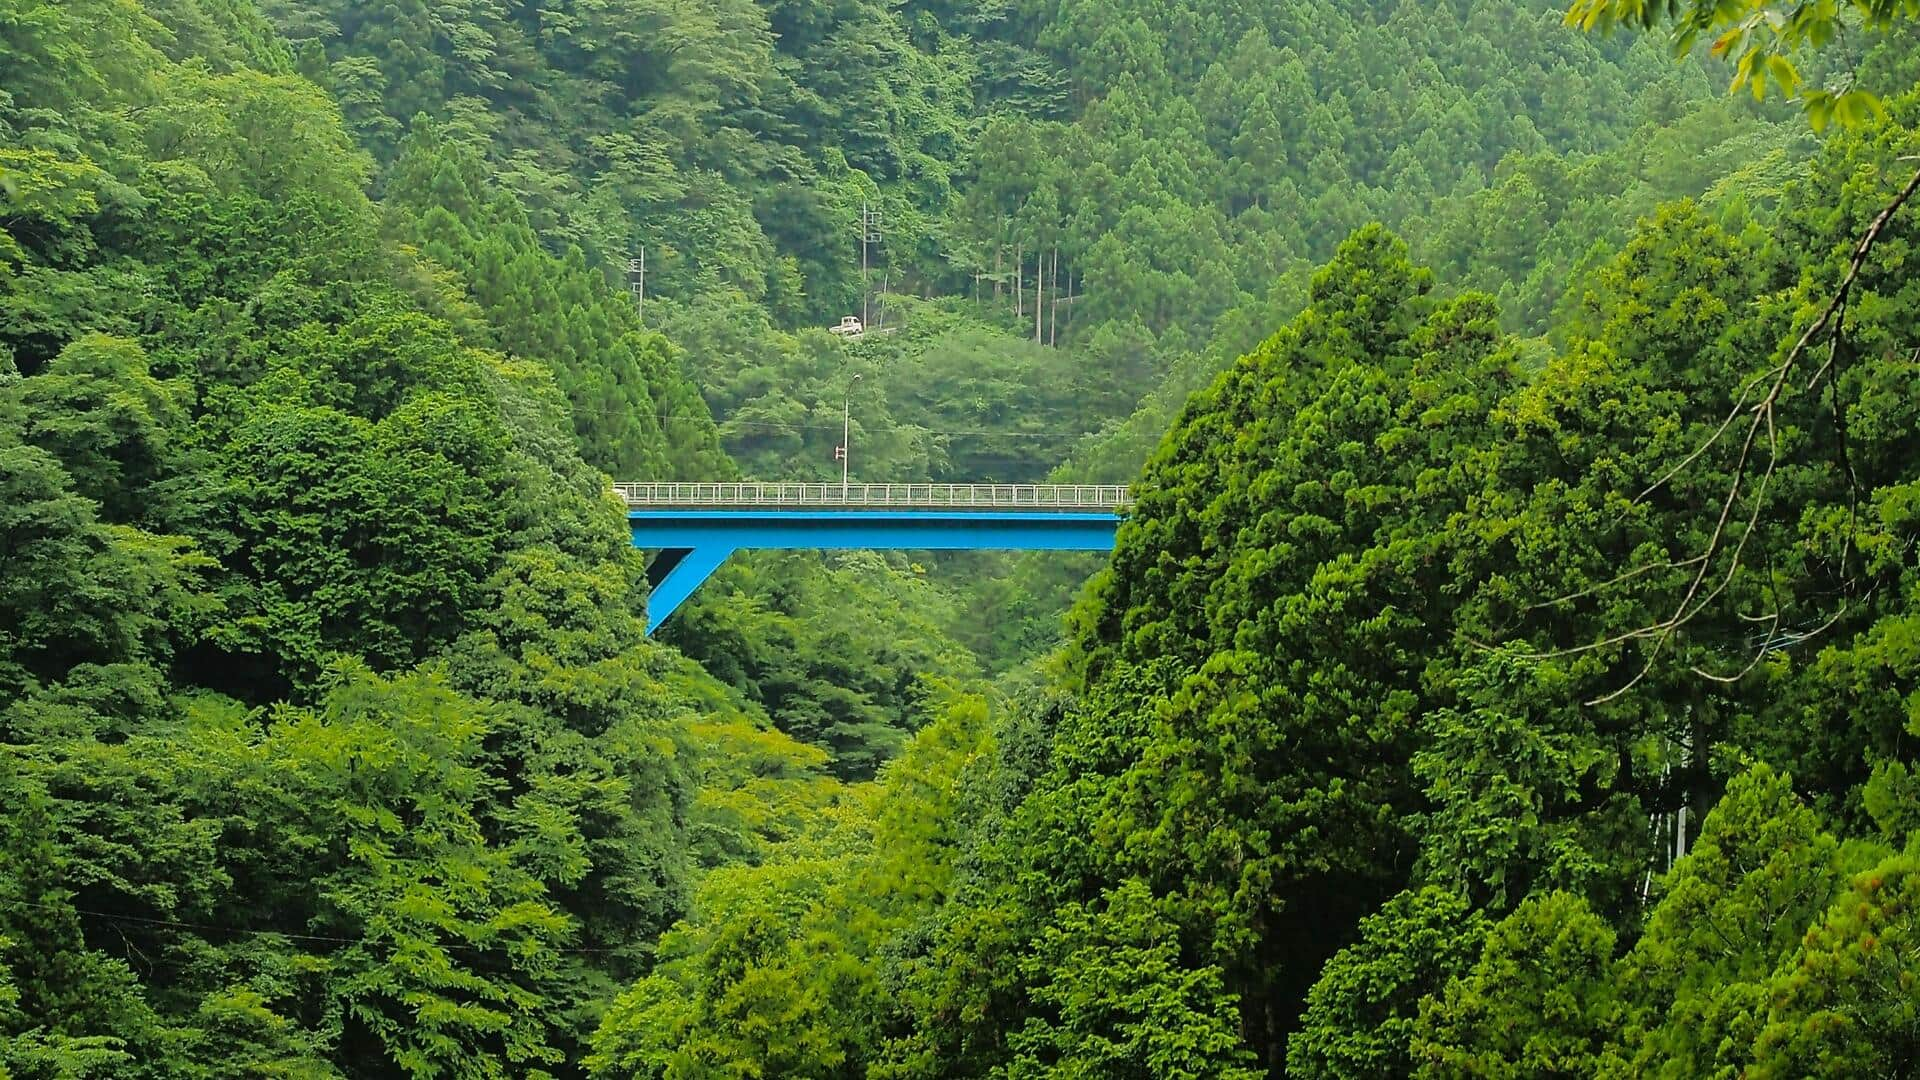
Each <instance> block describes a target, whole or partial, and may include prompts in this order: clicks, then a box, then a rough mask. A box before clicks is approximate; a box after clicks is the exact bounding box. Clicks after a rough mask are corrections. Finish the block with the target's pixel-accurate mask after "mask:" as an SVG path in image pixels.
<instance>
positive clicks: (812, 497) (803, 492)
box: [613, 480, 1132, 510]
mask: <svg viewBox="0 0 1920 1080" xmlns="http://www.w3.org/2000/svg"><path fill="white" fill-rule="evenodd" d="M613 488H614V490H615V491H617V492H619V493H620V495H621V497H623V498H625V499H626V500H627V505H628V506H630V507H647V506H662V507H714V508H719V507H742V508H744V507H786V506H790V507H796V508H798V507H808V506H815V507H836V508H855V509H858V508H880V509H885V508H895V509H941V510H1016V509H1019V510H1119V509H1122V508H1124V507H1126V506H1128V505H1130V504H1131V503H1132V497H1131V495H1130V494H1129V492H1128V490H1127V486H1126V485H1125V484H846V485H841V484H833V483H826V484H804V483H773V482H762V481H752V480H748V481H741V482H737V483H728V484H719V483H713V484H705V483H678V482H670V483H637V484H615V485H613Z"/></svg>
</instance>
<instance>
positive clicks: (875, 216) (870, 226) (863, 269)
mask: <svg viewBox="0 0 1920 1080" xmlns="http://www.w3.org/2000/svg"><path fill="white" fill-rule="evenodd" d="M885 236H886V234H885V233H884V232H882V231H881V228H880V211H878V210H876V209H874V207H873V204H872V203H865V202H863V203H861V204H860V326H861V328H862V329H865V327H866V325H867V323H869V322H871V321H873V313H872V310H871V305H870V304H869V300H870V299H871V298H872V295H873V290H872V289H871V288H869V287H868V270H869V267H870V266H871V265H872V259H871V257H870V256H869V254H868V250H867V249H868V246H869V245H872V244H878V243H880V242H881V241H882V240H883V239H884V238H885Z"/></svg>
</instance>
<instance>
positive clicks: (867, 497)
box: [614, 482, 1129, 633]
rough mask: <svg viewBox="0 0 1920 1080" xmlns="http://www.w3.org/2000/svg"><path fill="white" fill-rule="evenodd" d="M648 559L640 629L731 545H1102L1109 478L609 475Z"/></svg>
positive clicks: (1117, 512) (1109, 541) (1112, 526)
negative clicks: (802, 479)
mask: <svg viewBox="0 0 1920 1080" xmlns="http://www.w3.org/2000/svg"><path fill="white" fill-rule="evenodd" d="M614 486H615V488H617V489H618V490H619V492H620V494H621V496H622V497H624V498H625V499H626V500H627V517H628V519H629V521H630V522H631V524H632V529H633V546H635V547H639V548H649V549H652V550H655V551H658V552H659V553H660V554H659V555H658V556H656V557H655V558H654V560H653V562H652V564H651V565H649V566H648V567H647V583H648V584H649V585H651V586H652V593H651V595H650V596H649V598H648V601H647V632H648V633H652V632H653V631H654V629H655V628H657V627H658V626H659V625H660V623H661V622H662V621H663V620H665V619H666V617H667V616H668V615H671V614H672V613H673V610H674V609H675V608H676V607H678V606H680V603H681V602H682V601H684V600H686V598H687V597H688V596H690V595H692V594H693V591H694V590H695V589H697V588H699V587H700V583H701V582H703V581H705V580H706V579H707V576H708V575H710V574H712V573H713V572H714V571H715V570H717V569H719V567H720V564H721V563H723V562H725V561H726V560H727V557H728V556H729V555H731V554H732V553H733V552H735V551H737V550H739V549H741V548H819V549H833V548H896V549H901V548H904V549H910V550H911V549H926V550H946V551H953V550H967V551H978V550H985V549H995V548H997V549H1003V550H1021V551H1108V550H1111V549H1112V548H1113V538H1114V534H1115V532H1116V531H1117V530H1118V529H1119V527H1120V518H1121V515H1122V512H1123V511H1124V510H1125V509H1126V507H1127V505H1128V502H1129V499H1128V492H1127V489H1126V488H1125V487H1124V486H1121V485H1118V484H848V485H846V486H844V487H843V486H841V485H839V484H770V483H753V482H746V483H737V484H673V483H663V484H616V485H614Z"/></svg>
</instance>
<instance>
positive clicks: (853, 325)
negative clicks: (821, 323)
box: [827, 315, 866, 337]
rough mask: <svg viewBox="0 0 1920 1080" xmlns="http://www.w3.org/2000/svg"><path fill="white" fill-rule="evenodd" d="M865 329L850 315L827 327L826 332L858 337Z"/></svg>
mask: <svg viewBox="0 0 1920 1080" xmlns="http://www.w3.org/2000/svg"><path fill="white" fill-rule="evenodd" d="M865 330H866V327H864V326H861V325H860V320H859V319H858V318H856V317H854V316H852V315H849V316H847V317H846V318H844V319H841V320H840V325H839V326H829V327H827V333H829V334H839V335H840V336H841V337H859V336H860V335H861V334H862V333H864V332H865Z"/></svg>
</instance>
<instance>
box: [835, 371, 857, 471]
mask: <svg viewBox="0 0 1920 1080" xmlns="http://www.w3.org/2000/svg"><path fill="white" fill-rule="evenodd" d="M859 381H860V376H858V375H855V376H854V377H853V378H851V379H848V380H847V391H846V393H844V394H842V395H841V396H840V445H839V446H837V447H835V448H834V456H835V457H838V458H839V459H840V501H841V502H846V501H847V470H848V469H849V468H850V467H851V466H852V464H853V461H852V458H853V404H852V402H853V384H854V383H857V382H859Z"/></svg>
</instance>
